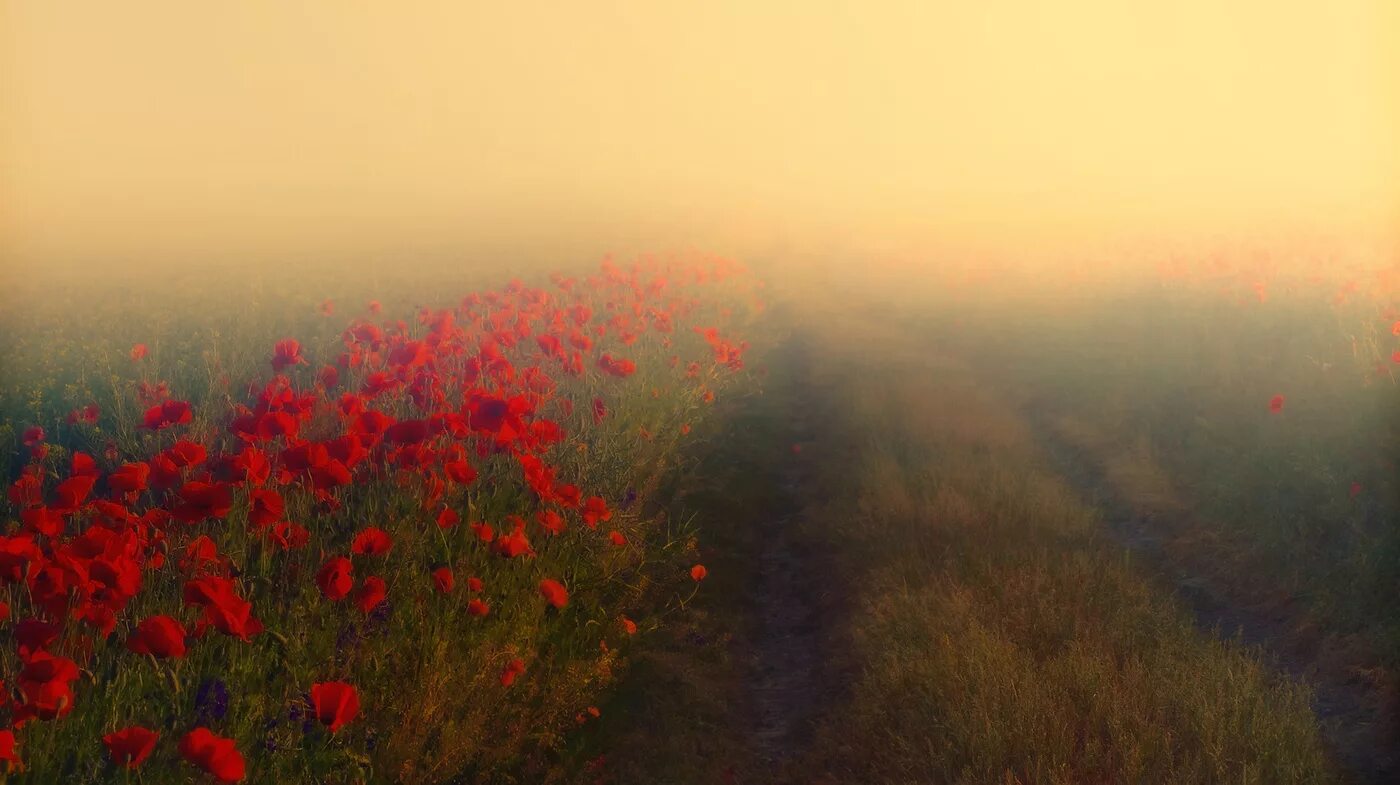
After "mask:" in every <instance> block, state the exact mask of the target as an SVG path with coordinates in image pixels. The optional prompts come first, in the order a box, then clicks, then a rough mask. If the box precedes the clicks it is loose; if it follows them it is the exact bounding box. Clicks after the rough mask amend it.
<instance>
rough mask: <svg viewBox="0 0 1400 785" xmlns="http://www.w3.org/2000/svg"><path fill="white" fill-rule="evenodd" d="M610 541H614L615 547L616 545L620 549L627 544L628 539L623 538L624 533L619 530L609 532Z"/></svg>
mask: <svg viewBox="0 0 1400 785" xmlns="http://www.w3.org/2000/svg"><path fill="white" fill-rule="evenodd" d="M608 539H609V540H611V541H612V544H613V545H616V546H618V547H619V548H621V547H622V546H624V545H626V544H627V538H626V537H624V536H622V532H620V531H617V530H613V531H610V532H608Z"/></svg>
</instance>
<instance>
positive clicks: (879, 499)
mask: <svg viewBox="0 0 1400 785" xmlns="http://www.w3.org/2000/svg"><path fill="white" fill-rule="evenodd" d="M876 339H879V341H880V343H879V344H873V343H872V342H873V341H875V340H876ZM818 340H819V341H820V343H821V344H822V345H823V346H825V347H827V348H828V351H827V352H825V353H824V354H823V355H822V358H823V361H824V363H825V367H824V368H820V369H818V370H817V371H816V377H815V378H814V379H813V380H812V381H811V384H812V385H813V387H814V388H815V389H817V390H820V391H821V394H820V396H819V399H820V400H822V401H823V406H822V409H821V415H822V416H823V417H824V418H825V420H826V422H828V423H829V425H830V428H829V429H828V431H827V432H826V433H825V434H824V436H823V439H822V440H821V444H819V445H818V446H817V448H816V449H820V450H821V451H822V454H823V455H825V456H827V459H826V460H825V461H823V462H822V463H821V466H822V467H823V468H824V470H825V471H826V472H827V475H826V477H825V480H824V482H825V483H826V484H827V485H829V486H836V485H837V484H839V487H842V488H843V489H844V492H843V493H841V494H837V495H833V496H832V497H831V498H830V500H829V501H828V503H827V505H826V506H825V508H824V509H821V510H819V511H817V513H816V514H814V515H813V516H811V517H810V518H809V520H808V524H809V526H811V527H812V530H813V532H814V534H813V536H820V537H826V538H830V539H832V540H834V541H837V542H840V543H841V544H842V547H843V551H844V556H843V559H842V572H841V574H840V575H839V576H833V579H834V580H838V581H839V582H840V583H841V584H842V585H843V586H847V587H849V591H850V592H851V594H852V595H853V598H854V601H855V602H856V611H855V612H854V613H853V615H852V621H851V622H850V625H849V630H848V634H849V641H850V646H851V653H850V655H849V656H851V657H852V659H853V660H854V661H855V662H856V663H858V664H859V673H860V676H859V677H858V678H857V680H856V682H855V684H854V686H853V688H852V692H851V695H850V699H849V702H848V703H847V704H846V705H844V706H839V707H837V708H835V709H833V711H832V712H831V714H830V716H828V717H826V718H825V720H824V722H823V723H822V730H821V735H820V737H819V739H818V741H817V742H816V743H815V744H814V745H813V746H814V751H813V753H812V756H811V758H810V761H809V772H810V777H809V779H807V780H805V781H812V780H814V779H817V778H819V777H821V776H825V778H826V779H827V780H828V781H831V782H871V783H876V782H880V783H885V782H888V783H903V782H911V783H912V782H966V783H1002V782H1007V783H1009V782H1025V783H1031V782H1035V783H1084V782H1254V783H1277V782H1328V781H1332V780H1333V777H1334V773H1333V772H1332V771H1331V770H1330V769H1329V767H1328V764H1327V762H1326V760H1325V757H1324V754H1323V752H1322V748H1321V744H1320V741H1319V735H1318V731H1317V727H1316V723H1315V720H1314V718H1313V716H1312V714H1311V712H1310V710H1309V708H1308V702H1307V701H1308V695H1307V692H1306V691H1305V690H1304V689H1303V688H1302V687H1300V686H1298V685H1295V684H1290V683H1287V682H1283V681H1280V680H1278V679H1277V678H1275V677H1274V676H1273V675H1271V674H1270V673H1269V672H1268V671H1267V670H1266V669H1265V668H1263V667H1262V666H1261V665H1260V663H1259V661H1258V660H1257V659H1256V658H1255V656H1253V654H1252V653H1251V652H1250V651H1247V650H1245V649H1243V648H1242V647H1240V646H1237V645H1235V644H1232V643H1229V642H1221V641H1219V640H1215V639H1213V638H1211V637H1210V636H1208V635H1203V634H1201V633H1200V632H1198V631H1197V630H1196V629H1195V628H1194V627H1193V625H1192V622H1191V619H1190V618H1189V616H1188V615H1187V614H1186V613H1185V612H1184V611H1183V610H1182V609H1181V608H1180V607H1178V606H1177V605H1176V604H1175V603H1174V602H1173V601H1171V600H1170V599H1168V598H1165V597H1164V596H1162V595H1161V594H1160V592H1159V591H1158V590H1156V589H1155V588H1154V587H1152V586H1151V585H1149V583H1148V582H1147V581H1146V580H1145V579H1144V578H1143V577H1141V576H1140V575H1139V574H1138V572H1136V571H1135V570H1134V569H1133V567H1132V566H1131V565H1130V564H1129V563H1128V562H1127V559H1125V557H1124V556H1123V554H1122V553H1121V551H1120V550H1119V549H1118V548H1115V547H1113V546H1112V545H1111V544H1109V543H1106V542H1105V541H1104V539H1103V537H1102V536H1101V534H1100V521H1099V520H1098V519H1097V516H1096V513H1095V512H1094V511H1093V510H1092V509H1090V508H1088V507H1086V506H1085V504H1084V503H1083V502H1082V501H1080V500H1079V499H1078V498H1076V496H1075V494H1074V493H1073V492H1072V491H1070V490H1069V488H1068V487H1067V486H1066V485H1065V483H1064V482H1063V481H1062V480H1060V479H1059V478H1057V477H1056V476H1055V475H1054V474H1053V472H1051V471H1049V470H1048V468H1047V467H1046V465H1045V463H1044V461H1043V456H1041V455H1039V454H1038V453H1037V448H1036V446H1035V444H1034V442H1033V440H1032V438H1031V436H1030V434H1029V432H1028V431H1027V429H1026V427H1025V425H1024V423H1022V422H1021V421H1020V419H1019V415H1018V413H1017V412H1016V410H1015V408H1014V407H1013V406H1012V405H1011V404H1010V403H1008V402H1007V401H1005V400H1003V399H1002V397H1001V396H1000V395H999V394H998V393H997V392H996V391H995V390H994V389H992V388H990V387H988V386H985V385H984V384H983V383H982V382H981V381H980V380H979V379H978V377H977V375H976V374H975V372H974V371H973V370H972V369H970V368H969V367H968V366H967V365H966V364H965V363H964V362H963V361H961V360H959V359H957V358H954V357H951V356H948V355H945V354H944V353H942V352H940V351H937V350H929V349H928V348H927V347H926V346H925V344H924V342H922V341H918V340H915V339H913V338H912V337H911V336H910V335H909V334H907V333H903V332H901V331H900V330H899V329H884V330H880V329H878V328H871V327H869V326H867V325H860V324H848V323H845V322H842V323H839V325H835V326H834V323H833V321H832V320H830V319H828V320H825V321H824V323H823V326H822V327H821V328H820V335H819V338H818ZM870 345H879V346H880V347H881V349H880V351H879V352H878V353H870V352H867V351H864V347H867V346H870ZM891 365H893V366H894V367H897V368H899V369H900V372H899V373H897V374H889V373H884V372H882V370H881V369H882V368H884V367H889V366H891Z"/></svg>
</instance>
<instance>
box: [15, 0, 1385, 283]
mask: <svg viewBox="0 0 1400 785" xmlns="http://www.w3.org/2000/svg"><path fill="white" fill-rule="evenodd" d="M0 7H2V8H3V17H0V35H3V39H0V91H2V92H0V105H3V107H4V109H3V113H0V167H3V170H2V171H3V176H2V177H0V201H3V205H4V207H3V208H0V243H2V245H0V253H3V259H4V263H5V267H6V269H7V270H8V271H9V273H11V274H15V275H17V276H22V277H30V276H34V275H37V274H38V272H39V271H41V270H53V269H67V270H74V269H76V270H80V271H84V272H90V273H91V274H93V275H98V274H105V273H109V272H117V273H132V272H136V271H140V270H142V269H145V266H148V265H170V264H179V265H184V266H195V267H197V266H201V265H259V264H285V263H296V262H303V261H307V260H317V261H320V262H326V261H333V262H334V263H336V264H342V265H346V266H349V265H355V264H365V263H371V264H387V263H390V262H392V263H394V264H404V263H425V264H426V263H429V262H432V261H440V262H452V263H465V262H466V261H469V260H470V261H475V262H480V263H491V264H501V265H508V264H511V263H514V262H521V263H523V262H525V261H526V260H533V259H545V258H552V259H555V260H562V261H568V260H574V259H593V258H596V257H597V256H599V255H601V254H602V253H605V252H609V251H617V252H627V251H630V250H652V249H687V248H702V249H707V250H715V251H720V252H725V253H734V254H739V255H744V256H749V257H783V256H787V257H790V258H804V257H810V256H811V255H813V254H817V255H822V256H825V257H828V258H849V257H853V256H855V255H861V254H866V255H883V256H887V257H892V258H899V259H901V260H904V261H905V262H906V263H909V264H912V265H914V266H918V265H922V264H935V263H936V261H935V260H936V259H937V258H939V257H940V255H942V256H946V255H947V254H948V253H949V252H950V249H951V252H953V253H957V254H972V255H976V254H979V253H991V252H993V250H994V251H995V252H996V253H999V254H1001V255H1004V256H1015V257H1024V258H1032V257H1040V258H1062V257H1063V255H1064V254H1065V253H1068V252H1076V253H1077V252H1079V251H1080V250H1081V249H1084V248H1088V247H1093V248H1095V249H1097V253H1098V254H1099V255H1098V256H1096V257H1094V258H1096V259H1101V260H1102V262H1101V263H1103V264H1119V263H1125V262H1123V259H1125V258H1126V256H1125V257H1118V256H1115V255H1114V254H1113V253H1111V252H1105V249H1111V248H1115V247H1120V246H1123V245H1125V244H1126V245H1132V244H1138V245H1142V244H1151V243H1153V242H1159V241H1161V242H1182V243H1191V242H1199V241H1201V240H1202V238H1205V239H1209V238H1218V237H1222V236H1228V237H1263V238H1270V239H1271V240H1275V241H1276V240H1278V239H1279V238H1281V237H1289V238H1297V239H1298V241H1309V242H1311V241H1312V240H1314V239H1316V238H1318V237H1322V238H1343V239H1346V240H1352V239H1357V238H1363V237H1364V238H1368V239H1367V241H1368V242H1372V246H1371V247H1372V248H1375V247H1380V248H1382V249H1384V248H1386V247H1387V246H1384V245H1380V246H1376V245H1375V242H1376V241H1375V239H1374V238H1376V237H1384V236H1385V235H1384V232H1386V231H1388V230H1390V229H1393V228H1394V225H1395V224H1394V219H1395V216H1396V215H1397V214H1400V212H1397V186H1396V183H1397V182H1400V178H1397V174H1398V173H1400V158H1398V157H1397V152H1396V145H1395V144H1394V140H1395V139H1397V138H1400V123H1397V100H1398V99H1397V94H1400V61H1397V56H1396V54H1395V53H1396V52H1397V51H1400V11H1397V10H1396V7H1395V5H1394V4H1393V3H1388V2H1385V0H1334V1H1333V2H1328V3H1314V2H1304V1H1303V0H1226V1H1224V2H1222V1H1221V0H1186V1H1185V2H1177V3H1170V4H1147V3H1123V2H1118V1H1117V0H1074V1H1073V2H1066V3H1053V4H1052V3H1035V2H1025V1H1022V2H1010V1H1008V0H992V1H990V2H979V3H967V2H957V3H954V2H881V3H831V2H775V1H770V2H762V3H754V2H710V3H703V4H697V3H671V2H666V3H659V2H637V3H616V2H594V3H587V4H563V3H540V2H529V3H414V4H369V3H341V2H337V3H302V4H295V5H289V4H284V3H271V2H249V3H205V2H187V1H186V0H170V1H169V2H149V1H146V0H142V1H138V2H127V3H98V4H88V3H72V2H45V3H21V2H5V3H3V6H0ZM1291 241H1292V240H1290V242H1291ZM1328 241H1329V242H1330V240H1328ZM1381 242H1384V241H1383V240H1382V241H1381ZM1383 252H1384V251H1382V253H1383ZM1096 263H1098V262H1096Z"/></svg>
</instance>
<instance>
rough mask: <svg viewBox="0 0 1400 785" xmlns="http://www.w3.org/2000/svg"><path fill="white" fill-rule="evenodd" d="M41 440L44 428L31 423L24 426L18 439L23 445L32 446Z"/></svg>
mask: <svg viewBox="0 0 1400 785" xmlns="http://www.w3.org/2000/svg"><path fill="white" fill-rule="evenodd" d="M43 440H44V429H43V428H42V427H41V426H38V425H31V426H29V427H28V428H25V429H24V433H23V434H22V435H21V436H20V441H22V442H23V443H24V446H25V447H33V446H34V445H36V444H38V443H40V442H42V441H43Z"/></svg>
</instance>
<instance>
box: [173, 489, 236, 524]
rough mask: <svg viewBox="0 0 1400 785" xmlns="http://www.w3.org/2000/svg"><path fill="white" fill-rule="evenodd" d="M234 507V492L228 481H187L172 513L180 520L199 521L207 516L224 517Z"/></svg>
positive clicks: (186, 521) (187, 521)
mask: <svg viewBox="0 0 1400 785" xmlns="http://www.w3.org/2000/svg"><path fill="white" fill-rule="evenodd" d="M231 509H233V492H232V490H231V489H230V488H229V486H228V485H227V484H226V483H221V482H217V483H207V482H194V481H191V482H187V483H185V484H184V486H183V487H181V488H180V501H179V503H177V504H176V505H175V506H174V507H173V508H171V510H170V513H171V514H172V515H174V516H175V519H176V520H178V521H184V522H185V523H199V522H200V521H202V520H204V519H206V518H222V517H224V516H225V515H228V511H229V510H231Z"/></svg>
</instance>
